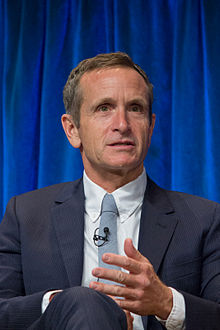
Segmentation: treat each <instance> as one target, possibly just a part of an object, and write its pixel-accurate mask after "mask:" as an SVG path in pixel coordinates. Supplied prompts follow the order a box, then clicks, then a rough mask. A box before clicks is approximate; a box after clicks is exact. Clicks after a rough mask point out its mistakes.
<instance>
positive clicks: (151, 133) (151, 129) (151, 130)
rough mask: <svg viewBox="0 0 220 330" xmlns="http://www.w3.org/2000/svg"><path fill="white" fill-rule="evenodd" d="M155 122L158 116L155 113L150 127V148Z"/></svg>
mask: <svg viewBox="0 0 220 330" xmlns="http://www.w3.org/2000/svg"><path fill="white" fill-rule="evenodd" d="M155 121H156V115H155V113H153V114H152V120H151V125H150V127H149V139H148V148H149V147H150V144H151V138H152V135H153V131H154V125H155Z"/></svg>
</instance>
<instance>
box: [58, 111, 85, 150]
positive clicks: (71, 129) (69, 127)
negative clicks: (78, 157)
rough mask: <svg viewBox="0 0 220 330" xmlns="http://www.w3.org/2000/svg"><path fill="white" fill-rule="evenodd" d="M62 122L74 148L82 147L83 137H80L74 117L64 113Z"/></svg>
mask: <svg viewBox="0 0 220 330" xmlns="http://www.w3.org/2000/svg"><path fill="white" fill-rule="evenodd" d="M61 122H62V125H63V129H64V132H65V134H66V137H67V139H68V140H69V143H70V144H71V145H72V146H73V147H74V148H80V147H81V139H80V137H79V130H78V128H77V127H76V125H75V123H74V120H73V117H72V116H71V115H69V114H64V115H62V117H61Z"/></svg>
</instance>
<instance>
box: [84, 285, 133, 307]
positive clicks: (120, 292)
mask: <svg viewBox="0 0 220 330" xmlns="http://www.w3.org/2000/svg"><path fill="white" fill-rule="evenodd" d="M89 287H90V288H91V289H94V290H97V291H100V292H102V293H105V294H106V295H108V296H110V297H111V298H113V297H122V298H126V299H130V300H135V299H137V293H138V291H137V290H134V289H132V288H127V287H125V286H121V285H115V284H106V283H102V282H90V284H89ZM113 299H114V300H115V298H113ZM116 300H117V299H116ZM116 302H117V301H116Z"/></svg>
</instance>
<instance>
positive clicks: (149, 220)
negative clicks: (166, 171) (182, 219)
mask: <svg viewBox="0 0 220 330" xmlns="http://www.w3.org/2000/svg"><path fill="white" fill-rule="evenodd" d="M177 223H178V220H177V217H176V214H175V211H174V209H173V206H172V205H171V203H170V201H169V199H168V198H167V195H166V192H165V190H163V189H161V188H159V187H158V186H157V185H156V184H155V183H154V182H153V181H151V180H150V179H149V178H148V183H147V189H146V192H145V196H144V201H143V207H142V214H141V222H140V234H139V242H138V249H139V251H140V252H141V254H143V255H144V256H145V257H146V258H148V259H149V261H150V262H151V263H152V265H153V267H154V270H155V272H156V273H158V271H159V267H160V265H161V263H162V261H163V258H164V256H165V254H166V251H167V249H168V246H169V242H170V240H171V238H172V236H173V234H174V231H175V228H176V226H177ZM142 321H143V325H144V329H147V326H148V317H147V316H143V317H142ZM158 326H159V325H158Z"/></svg>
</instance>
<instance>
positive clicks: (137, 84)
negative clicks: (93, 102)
mask: <svg viewBox="0 0 220 330" xmlns="http://www.w3.org/2000/svg"><path fill="white" fill-rule="evenodd" d="M80 87H81V88H82V92H83V96H85V94H86V95H87V96H89V95H90V96H92V95H94V96H95V94H96V93H99V95H101V94H109V95H111V93H114V94H119V93H120V92H123V93H126V94H140V95H142V96H143V97H146V96H147V94H148V91H149V90H148V86H147V84H146V82H145V80H144V78H143V77H142V76H141V75H140V74H139V73H138V72H137V71H136V70H134V69H132V68H128V67H110V68H101V69H97V70H93V71H90V72H86V73H85V74H84V75H83V76H82V78H81V80H80Z"/></svg>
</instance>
